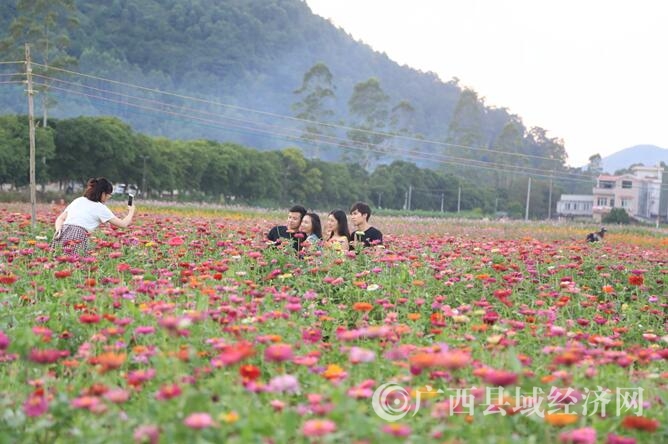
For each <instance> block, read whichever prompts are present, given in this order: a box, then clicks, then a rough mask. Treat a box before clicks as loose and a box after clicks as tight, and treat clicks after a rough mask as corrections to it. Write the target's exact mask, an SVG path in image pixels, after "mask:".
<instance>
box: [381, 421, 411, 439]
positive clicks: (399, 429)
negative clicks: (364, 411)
mask: <svg viewBox="0 0 668 444" xmlns="http://www.w3.org/2000/svg"><path fill="white" fill-rule="evenodd" d="M381 430H382V431H383V432H384V433H387V434H388V435H392V436H398V437H402V438H403V437H406V436H408V435H410V434H411V428H410V427H409V426H407V425H403V424H397V423H396V422H394V423H391V424H385V425H384V426H383V428H382V429H381Z"/></svg>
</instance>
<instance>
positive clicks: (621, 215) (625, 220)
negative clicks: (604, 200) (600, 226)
mask: <svg viewBox="0 0 668 444" xmlns="http://www.w3.org/2000/svg"><path fill="white" fill-rule="evenodd" d="M630 222H631V219H630V218H629V214H628V213H627V212H626V210H625V209H624V208H613V209H612V210H610V212H609V213H608V214H606V215H605V216H603V223H605V224H623V225H627V224H629V223H630Z"/></svg>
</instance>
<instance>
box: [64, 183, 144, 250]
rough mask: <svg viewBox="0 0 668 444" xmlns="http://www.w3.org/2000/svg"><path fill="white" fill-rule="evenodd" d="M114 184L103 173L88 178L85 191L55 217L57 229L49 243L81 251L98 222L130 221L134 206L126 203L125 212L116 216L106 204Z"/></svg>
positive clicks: (121, 224)
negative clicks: (123, 214)
mask: <svg viewBox="0 0 668 444" xmlns="http://www.w3.org/2000/svg"><path fill="white" fill-rule="evenodd" d="M113 191H114V187H113V185H112V184H111V182H109V181H108V180H107V179H105V178H104V177H99V178H97V179H89V180H88V183H87V184H86V190H85V191H84V195H83V196H81V197H77V198H76V199H74V200H73V201H72V202H71V203H70V204H69V205H68V206H67V208H65V210H64V211H63V212H62V213H60V215H59V216H58V217H57V218H56V222H55V228H56V232H55V234H54V236H53V242H52V244H51V246H52V247H53V248H55V247H56V246H58V245H60V246H62V247H64V249H65V250H66V251H68V252H73V253H79V254H84V253H86V252H87V251H88V236H89V235H90V233H91V232H92V231H94V230H95V229H96V228H97V227H98V226H99V225H100V224H101V223H107V222H109V223H110V224H112V225H115V226H117V227H121V228H126V227H128V226H129V225H130V224H131V223H132V217H133V216H134V214H135V206H134V205H128V214H127V215H126V216H125V217H124V218H123V219H119V218H118V217H116V216H115V215H114V213H113V212H112V211H111V210H110V209H109V208H107V206H106V205H105V202H107V201H108V200H109V198H111V195H112V193H113Z"/></svg>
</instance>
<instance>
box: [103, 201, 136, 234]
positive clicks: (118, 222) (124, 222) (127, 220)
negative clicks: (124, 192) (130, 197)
mask: <svg viewBox="0 0 668 444" xmlns="http://www.w3.org/2000/svg"><path fill="white" fill-rule="evenodd" d="M134 214H135V206H134V205H130V206H128V214H127V215H126V216H125V217H124V218H123V219H119V218H117V217H112V218H111V219H109V223H110V224H112V225H115V226H117V227H121V228H127V227H129V226H130V224H131V223H132V216H134Z"/></svg>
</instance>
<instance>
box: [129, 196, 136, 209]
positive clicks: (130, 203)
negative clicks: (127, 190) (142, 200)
mask: <svg viewBox="0 0 668 444" xmlns="http://www.w3.org/2000/svg"><path fill="white" fill-rule="evenodd" d="M134 198H135V195H134V194H128V206H129V207H131V206H132V201H133V200H134Z"/></svg>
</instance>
